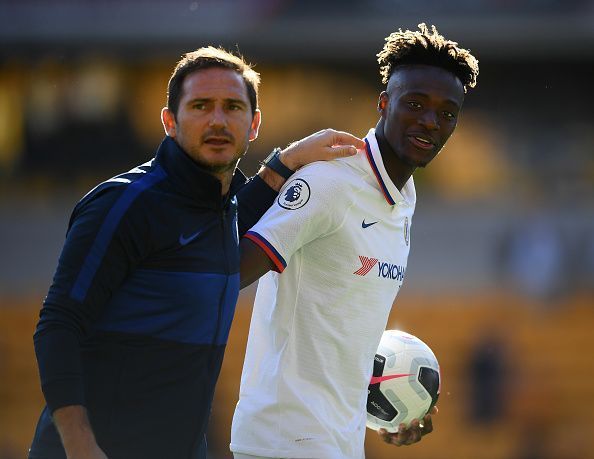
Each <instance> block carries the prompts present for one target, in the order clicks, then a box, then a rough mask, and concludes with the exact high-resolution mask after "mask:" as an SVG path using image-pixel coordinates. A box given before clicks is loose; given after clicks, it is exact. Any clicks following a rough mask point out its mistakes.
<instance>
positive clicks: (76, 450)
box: [52, 405, 107, 459]
mask: <svg viewBox="0 0 594 459" xmlns="http://www.w3.org/2000/svg"><path fill="white" fill-rule="evenodd" d="M52 417H53V420H54V424H55V425H56V428H57V429H58V432H59V434H60V438H61V439H62V444H63V445H64V450H65V451H66V456H67V457H68V459H78V458H92V459H100V458H101V459H103V458H106V457H107V456H105V453H103V451H101V449H100V448H99V446H98V445H97V441H96V440H95V435H94V434H93V429H92V428H91V423H90V422H89V418H88V416H87V411H86V409H85V407H83V406H81V405H70V406H65V407H62V408H58V409H57V410H56V411H54V413H53V415H52Z"/></svg>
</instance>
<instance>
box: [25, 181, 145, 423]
mask: <svg viewBox="0 0 594 459" xmlns="http://www.w3.org/2000/svg"><path fill="white" fill-rule="evenodd" d="M125 189H126V187H125V186H116V187H111V188H107V189H104V190H102V191H99V192H96V193H95V194H93V195H92V196H87V197H85V198H83V200H82V201H81V202H80V203H79V204H78V205H77V206H76V207H75V209H74V211H73V213H72V217H71V219H70V225H69V228H68V232H67V236H66V242H65V244H64V247H63V249H62V253H61V255H60V259H59V262H58V266H57V269H56V272H55V275H54V279H53V283H52V285H51V287H50V289H49V292H48V295H47V297H46V298H45V301H44V304H43V307H42V309H41V312H40V315H39V322H38V324H37V328H36V331H35V334H34V345H35V353H36V357H37V361H38V366H39V373H40V378H41V388H42V391H43V394H44V396H45V399H46V403H47V405H48V408H49V409H50V411H51V412H53V411H54V410H56V409H57V408H60V407H63V406H68V405H84V404H85V397H84V389H83V377H82V373H83V372H82V365H81V358H80V348H81V342H82V340H83V339H84V338H85V337H86V336H88V334H89V332H90V331H91V330H92V325H93V323H94V322H95V321H96V320H97V318H98V317H99V316H100V314H101V312H102V310H103V308H104V306H105V304H106V303H107V302H108V300H109V298H110V297H111V294H112V292H113V291H114V290H115V289H117V288H118V286H119V285H120V284H121V283H122V282H123V280H124V279H125V278H126V276H127V275H128V273H129V272H130V271H131V270H132V269H133V268H134V267H135V266H136V265H137V264H138V262H139V260H140V259H141V258H142V256H143V253H144V251H145V247H146V244H147V243H146V241H147V239H148V237H147V235H146V234H145V233H146V231H147V229H146V228H147V227H148V225H146V224H144V222H143V221H142V218H138V217H136V218H132V216H131V215H130V214H131V212H129V206H128V207H127V204H130V203H129V202H127V201H126V199H125V198H126V196H125V194H126V193H125V192H122V191H124V190H125Z"/></svg>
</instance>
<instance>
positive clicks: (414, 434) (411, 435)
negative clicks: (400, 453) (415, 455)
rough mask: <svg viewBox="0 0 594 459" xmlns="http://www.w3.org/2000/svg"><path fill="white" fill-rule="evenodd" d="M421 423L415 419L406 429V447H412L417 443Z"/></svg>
mask: <svg viewBox="0 0 594 459" xmlns="http://www.w3.org/2000/svg"><path fill="white" fill-rule="evenodd" d="M421 435H422V432H421V423H420V422H419V421H418V420H417V419H415V420H414V421H413V422H411V424H410V427H409V428H408V438H407V439H406V444H407V445H412V444H413V443H416V442H418V441H419V440H420V439H421Z"/></svg>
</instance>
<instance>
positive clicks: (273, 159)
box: [260, 147, 295, 180]
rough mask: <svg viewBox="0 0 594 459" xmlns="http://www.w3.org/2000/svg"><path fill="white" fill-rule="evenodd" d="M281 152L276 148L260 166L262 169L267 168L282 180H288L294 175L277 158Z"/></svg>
mask: <svg viewBox="0 0 594 459" xmlns="http://www.w3.org/2000/svg"><path fill="white" fill-rule="evenodd" d="M281 151H282V150H281V149H280V148H279V147H276V148H275V149H274V150H272V152H271V153H270V154H269V155H268V156H267V157H266V159H265V160H264V161H261V162H260V164H261V165H262V166H264V167H268V168H270V169H272V170H273V171H274V172H276V173H277V174H278V175H280V176H281V177H283V178H284V179H286V180H288V179H289V177H291V175H293V174H294V173H295V171H292V170H291V169H289V168H288V167H287V166H285V165H284V164H283V163H282V161H281V160H280V158H279V155H280V152H281Z"/></svg>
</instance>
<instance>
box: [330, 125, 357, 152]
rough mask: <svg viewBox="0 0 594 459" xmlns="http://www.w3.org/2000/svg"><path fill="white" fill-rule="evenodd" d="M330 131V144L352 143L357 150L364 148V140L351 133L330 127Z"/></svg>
mask: <svg viewBox="0 0 594 459" xmlns="http://www.w3.org/2000/svg"><path fill="white" fill-rule="evenodd" d="M330 132H331V134H332V145H353V146H354V147H356V148H358V149H359V150H362V149H363V148H365V142H364V141H363V140H362V139H360V138H359V137H356V136H354V135H353V134H350V133H348V132H344V131H335V130H333V129H330Z"/></svg>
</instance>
